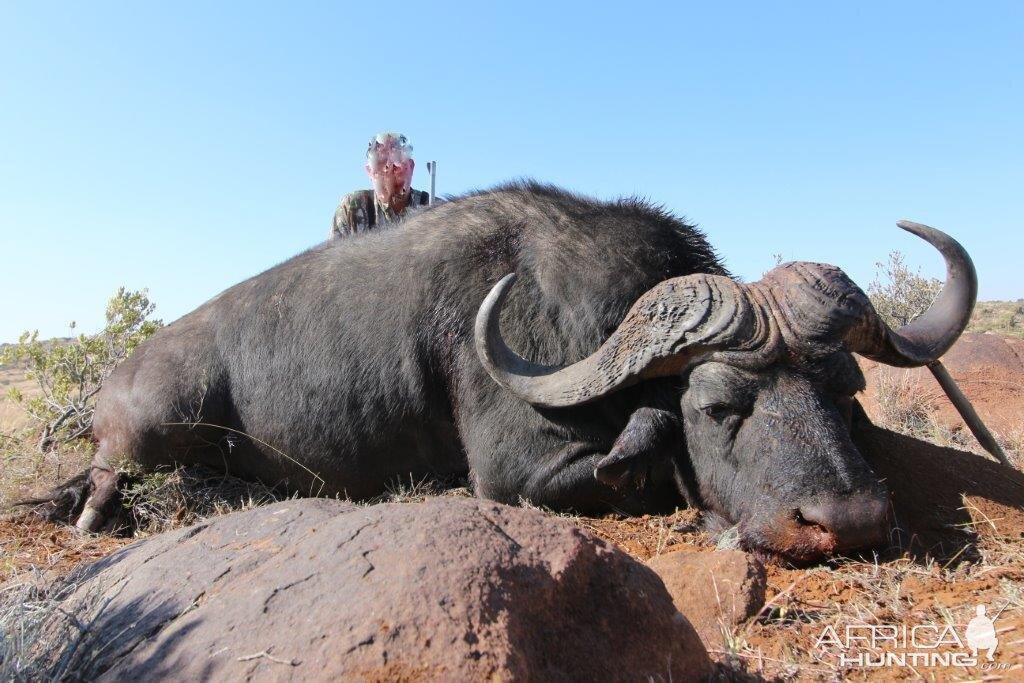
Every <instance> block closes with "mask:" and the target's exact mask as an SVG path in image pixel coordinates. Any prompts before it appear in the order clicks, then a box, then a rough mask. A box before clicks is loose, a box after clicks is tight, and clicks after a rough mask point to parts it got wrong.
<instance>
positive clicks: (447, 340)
mask: <svg viewBox="0 0 1024 683" xmlns="http://www.w3.org/2000/svg"><path fill="white" fill-rule="evenodd" d="M512 271H515V272H516V273H518V274H519V280H518V282H517V284H516V285H515V287H514V289H513V291H512V293H511V295H510V298H509V301H508V303H507V305H506V309H505V313H504V316H503V318H502V326H503V330H504V333H505V336H506V338H507V339H508V341H509V343H510V345H511V346H512V347H513V348H514V349H516V350H517V351H518V352H519V353H520V354H522V355H523V356H525V357H527V358H531V359H534V360H537V361H539V362H543V363H550V364H556V363H568V362H573V361H576V360H579V359H581V358H583V357H585V356H586V355H588V354H590V353H592V352H593V351H594V350H596V349H597V348H598V346H599V345H600V344H601V342H602V341H604V340H605V339H606V338H607V337H608V335H609V334H610V333H611V332H612V331H613V330H614V329H615V327H616V326H617V325H618V324H619V322H621V320H622V318H623V317H624V315H625V313H626V312H627V310H628V309H629V307H630V306H631V305H632V304H633V303H634V302H635V301H636V300H637V299H638V298H639V297H640V295H641V294H643V293H644V292H645V291H647V290H648V289H650V288H651V287H653V286H655V285H656V284H657V283H659V282H661V281H663V280H665V279H667V278H671V277H675V276H680V275H685V274H689V273H696V272H703V273H716V274H727V273H726V271H725V269H724V268H723V266H722V264H721V263H720V261H719V259H718V257H717V256H716V254H715V252H714V251H713V249H712V248H711V246H710V245H709V244H708V242H707V241H706V240H705V238H704V235H703V234H702V233H701V232H700V231H699V230H697V229H696V228H695V227H694V226H692V225H688V224H686V223H685V222H683V221H680V220H679V219H676V218H674V217H672V216H671V215H669V214H668V213H666V212H665V211H663V210H661V209H659V208H656V207H652V206H650V205H648V204H646V203H644V202H642V201H638V200H634V199H624V200H619V201H613V202H604V201H596V200H593V199H588V198H584V197H581V196H578V195H575V194H571V193H569V192H566V191H564V190H560V189H558V188H556V187H552V186H549V185H541V184H536V183H532V182H519V183H515V184H509V185H504V186H500V187H497V188H495V189H491V190H487V191H481V192H476V193H472V194H469V195H467V196H464V197H460V198H457V199H454V200H451V201H449V202H447V203H444V204H440V205H437V206H434V207H431V208H429V209H426V210H423V211H421V212H419V213H416V214H414V215H412V216H411V217H409V218H407V219H406V220H404V221H403V222H401V223H399V224H397V225H395V226H394V227H391V228H388V229H383V230H378V231H376V232H370V233H366V234H361V235H357V236H352V237H346V238H342V239H337V240H333V241H330V242H327V243H324V244H321V245H319V246H317V247H314V248H312V249H310V250H308V251H306V252H304V253H301V254H299V255H298V256H295V257H294V258H292V259H289V260H288V261H285V262H284V263H281V264H280V265H278V266H275V267H273V268H271V269H270V270H267V271H266V272H264V273H261V274H260V275H257V276H255V277H253V278H250V279H249V280H246V281H244V282H242V283H240V284H238V285H236V286H234V287H231V288H230V289H228V290H226V291H225V292H223V293H221V294H220V295H218V296H216V297H215V298H213V299H212V300H210V301H208V302H207V303H205V304H203V305H202V306H200V307H199V308H198V309H196V310H195V311H193V312H192V313H190V314H188V315H186V316H185V317H183V318H181V319H180V320H177V321H176V322H174V323H173V324H171V325H168V326H167V327H166V328H164V329H162V330H160V331H159V332H158V333H157V334H156V335H154V336H153V337H152V338H151V339H150V340H149V341H147V342H145V343H144V344H142V345H141V346H140V347H139V348H138V350H137V351H136V352H135V353H134V355H133V356H132V357H131V358H129V359H128V360H127V361H126V362H125V363H123V364H122V365H121V366H120V367H118V368H117V370H116V371H115V372H114V373H113V374H112V375H111V377H110V378H109V380H108V381H107V383H106V385H105V386H104V388H103V391H102V393H101V395H100V398H99V403H98V406H97V411H96V418H95V433H96V436H97V437H98V439H99V441H100V450H99V452H98V454H97V460H96V465H97V466H99V467H109V466H112V465H116V464H118V463H120V462H121V461H123V460H125V459H127V460H129V461H134V463H136V464H139V465H142V466H143V467H147V468H154V467H159V466H163V465H168V464H171V463H172V462H178V463H186V464H187V463H193V462H199V463H203V464H206V465H209V466H213V467H218V468H221V469H225V470H227V471H230V472H231V473H232V474H235V475H237V476H242V477H249V478H256V479H259V480H262V481H264V482H266V483H268V484H270V485H280V484H283V485H285V486H287V487H288V488H290V489H292V490H296V491H299V492H301V493H303V494H309V493H312V494H323V495H334V494H342V495H348V496H351V497H354V498H366V497H369V496H374V495H377V494H379V493H381V492H382V490H383V489H384V488H385V486H386V485H387V484H388V483H389V482H391V481H393V480H403V481H406V482H408V481H409V480H410V478H411V479H413V480H418V479H420V478H422V477H424V476H430V475H440V476H451V475H456V476H458V475H460V474H462V475H465V474H468V475H469V476H470V479H471V481H472V483H473V485H474V488H475V490H476V491H477V493H478V494H479V495H483V496H486V497H490V498H493V499H496V500H500V501H506V502H513V503H514V502H517V501H518V500H520V499H522V498H524V499H528V500H531V501H533V502H535V503H537V504H544V505H551V506H553V507H558V508H576V509H581V510H595V509H602V508H607V507H608V506H623V505H627V504H628V503H629V502H628V501H624V500H623V499H622V495H621V494H618V493H616V492H615V491H614V490H612V489H611V488H609V487H607V486H605V485H603V484H600V483H599V482H598V481H597V480H596V479H595V478H594V476H593V470H594V464H595V462H596V461H597V460H598V459H600V457H603V455H605V454H607V452H608V450H609V449H610V448H611V446H612V444H613V443H614V441H615V438H616V436H617V435H618V434H619V433H620V432H621V431H622V429H623V427H624V426H625V424H626V422H627V420H628V419H629V416H630V414H631V413H632V412H633V411H634V410H635V409H636V408H637V407H639V406H643V405H654V406H666V405H667V406H669V407H671V409H673V410H675V411H676V412H678V410H679V408H678V400H679V399H678V392H675V394H674V396H673V391H672V389H673V384H672V382H671V381H655V382H646V383H644V384H643V385H640V386H638V387H634V388H632V389H629V390H626V391H622V392H619V393H616V394H614V395H611V396H609V397H607V398H605V399H602V400H599V401H597V402H595V403H594V404H592V405H588V406H582V407H577V408H572V409H564V410H557V411H555V410H552V411H546V410H539V409H536V408H533V407H531V406H530V405H529V404H527V403H525V402H523V401H521V400H519V399H517V398H515V397H513V396H512V395H510V394H509V393H507V392H506V391H505V390H504V389H502V388H501V387H499V386H498V385H497V384H495V383H494V382H493V381H492V380H491V379H490V377H488V375H487V374H486V373H485V372H484V370H483V368H482V367H481V365H480V363H479V361H478V359H477V356H476V353H475V351H474V347H473V339H472V333H473V321H474V318H475V315H476V312H477V309H478V307H479V305H480V302H481V301H482V300H483V298H484V296H485V295H486V294H487V292H488V291H489V290H490V288H491V287H492V285H493V284H494V283H495V282H497V281H498V280H499V279H500V278H501V277H502V276H504V275H505V274H507V273H509V272H512ZM669 478H670V477H669ZM670 489H671V491H672V493H671V494H669V493H665V491H669V490H670ZM659 495H665V496H669V495H671V496H678V494H677V493H675V491H674V489H673V488H672V487H671V486H670V485H669V486H667V487H666V488H665V490H664V491H662V493H658V494H654V493H652V494H651V496H653V497H652V498H651V499H650V501H647V502H645V501H639V502H638V504H639V505H640V507H641V508H646V507H647V506H648V505H649V504H653V503H651V501H653V500H654V498H656V497H657V496H659ZM672 500H673V502H675V501H676V500H677V498H673V499H672Z"/></svg>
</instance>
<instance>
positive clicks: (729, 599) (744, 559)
mask: <svg viewBox="0 0 1024 683" xmlns="http://www.w3.org/2000/svg"><path fill="white" fill-rule="evenodd" d="M647 566H648V567H650V568H651V569H653V570H654V571H655V572H657V574H658V575H659V576H660V577H661V580H662V581H663V582H664V584H665V588H667V589H668V592H669V595H671V596H672V601H673V602H674V603H675V606H676V609H678V610H679V611H680V612H681V613H682V614H683V615H684V616H685V617H686V618H687V620H688V621H689V622H690V623H691V624H692V625H693V627H694V628H695V629H697V633H698V634H699V635H700V637H701V640H703V641H704V644H705V645H706V646H707V647H709V648H712V647H713V648H720V647H721V646H722V644H723V641H724V634H723V629H726V630H727V631H729V632H731V631H732V630H733V629H735V628H736V627H737V626H739V625H741V624H743V623H744V622H745V621H747V620H748V619H750V618H751V617H753V616H754V615H756V614H757V613H758V612H759V611H760V610H761V608H762V607H764V600H765V586H766V578H765V570H764V565H762V564H761V562H760V561H758V560H757V558H755V557H754V556H753V555H750V554H749V553H745V552H742V551H739V550H714V551H695V550H680V551H677V552H674V553H668V554H666V555H658V556H656V557H652V558H651V559H650V560H648V561H647Z"/></svg>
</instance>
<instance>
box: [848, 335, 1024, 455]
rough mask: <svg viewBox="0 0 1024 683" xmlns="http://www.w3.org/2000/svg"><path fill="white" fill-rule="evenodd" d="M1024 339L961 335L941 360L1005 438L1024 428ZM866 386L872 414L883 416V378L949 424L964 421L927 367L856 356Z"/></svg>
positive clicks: (953, 425) (864, 402)
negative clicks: (880, 400) (880, 395)
mask: <svg viewBox="0 0 1024 683" xmlns="http://www.w3.org/2000/svg"><path fill="white" fill-rule="evenodd" d="M1022 359H1024V340H1022V339H1016V338H1014V337H1007V336H1005V335H998V334H976V333H968V334H965V335H963V336H962V337H960V339H959V340H958V341H957V343H956V344H954V345H953V348H951V349H950V350H949V351H948V352H947V353H946V355H945V356H943V357H942V363H943V364H944V365H945V366H946V369H947V370H949V373H950V374H951V375H952V376H953V378H954V379H955V380H956V381H957V384H959V385H960V388H961V389H962V390H963V392H964V393H965V394H966V395H967V398H969V399H970V400H971V403H972V404H974V407H975V408H976V409H977V411H978V414H979V415H981V417H982V419H984V420H985V422H986V424H987V425H988V426H989V428H990V429H992V430H993V431H995V432H996V433H997V434H999V435H1001V436H1003V437H1004V438H1014V437H1017V436H1018V435H1020V434H1021V433H1022V432H1024V360H1022ZM858 361H859V362H860V366H861V369H862V370H863V371H864V377H865V379H866V380H867V389H866V390H865V391H864V392H863V393H862V394H859V395H858V397H857V398H858V399H859V400H860V402H861V404H862V405H863V406H864V409H865V410H866V411H867V413H868V415H870V416H871V417H872V418H874V419H878V417H879V403H878V391H879V384H880V382H882V381H887V382H889V383H895V385H896V386H897V387H899V389H900V390H901V391H903V392H905V394H906V395H907V396H908V397H911V398H912V400H914V401H915V402H917V403H919V404H921V405H924V406H925V407H926V408H927V409H928V411H929V412H931V413H932V414H933V415H934V416H935V418H936V419H937V420H938V421H939V422H940V423H942V424H944V425H945V426H947V427H949V428H952V429H956V428H961V427H964V424H963V420H962V419H961V418H960V415H959V414H958V413H957V412H956V409H955V408H954V407H953V405H952V404H951V403H950V402H949V400H948V399H947V398H946V396H945V394H944V393H943V392H942V388H941V387H940V386H939V384H938V382H936V381H935V378H934V377H932V374H931V371H929V370H928V368H913V369H905V368H893V367H890V366H887V365H881V364H879V363H876V362H875V361H872V360H867V359H864V358H860V357H858Z"/></svg>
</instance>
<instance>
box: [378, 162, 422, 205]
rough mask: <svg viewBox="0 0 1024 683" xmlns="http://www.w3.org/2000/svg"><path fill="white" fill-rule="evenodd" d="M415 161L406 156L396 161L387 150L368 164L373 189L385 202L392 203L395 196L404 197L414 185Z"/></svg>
mask: <svg viewBox="0 0 1024 683" xmlns="http://www.w3.org/2000/svg"><path fill="white" fill-rule="evenodd" d="M415 165H416V164H415V162H414V161H413V160H412V159H410V158H408V157H406V158H405V159H402V160H399V161H397V162H396V161H395V160H394V156H393V155H389V154H388V153H387V151H386V150H385V151H382V152H381V153H379V154H377V155H375V156H374V157H372V158H371V159H370V161H369V162H368V163H367V164H366V174H367V175H368V176H369V177H370V182H371V183H373V191H374V193H375V194H376V195H377V199H379V200H380V201H381V202H382V203H384V204H390V203H391V200H392V199H394V198H395V197H403V196H405V194H406V193H407V192H408V191H409V188H410V187H411V186H412V172H413V168H414V167H415Z"/></svg>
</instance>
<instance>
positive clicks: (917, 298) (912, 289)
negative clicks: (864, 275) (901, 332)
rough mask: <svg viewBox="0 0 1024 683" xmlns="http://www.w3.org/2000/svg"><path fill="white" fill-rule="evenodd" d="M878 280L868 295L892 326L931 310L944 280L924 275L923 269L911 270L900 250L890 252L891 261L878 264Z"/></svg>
mask: <svg viewBox="0 0 1024 683" xmlns="http://www.w3.org/2000/svg"><path fill="white" fill-rule="evenodd" d="M875 267H876V274H875V279H874V281H872V283H871V284H870V285H869V286H868V296H869V297H871V303H872V304H873V305H874V307H875V310H876V311H878V314H879V315H880V316H881V317H882V320H884V321H885V322H886V323H887V324H888V325H889V326H890V327H893V328H899V327H902V326H903V325H906V324H907V323H909V322H910V321H911V320H913V319H914V318H916V317H917V316H919V315H921V314H922V313H924V312H925V311H927V310H928V307H929V306H931V305H932V302H933V301H935V297H936V296H937V295H938V293H939V291H940V290H941V289H942V282H941V281H940V280H936V279H935V278H924V277H921V275H920V269H918V270H917V271H916V272H915V271H912V270H910V268H909V267H908V266H907V264H906V262H905V261H904V259H903V254H901V253H900V252H898V251H894V252H891V253H890V254H889V261H888V263H876V264H875Z"/></svg>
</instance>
